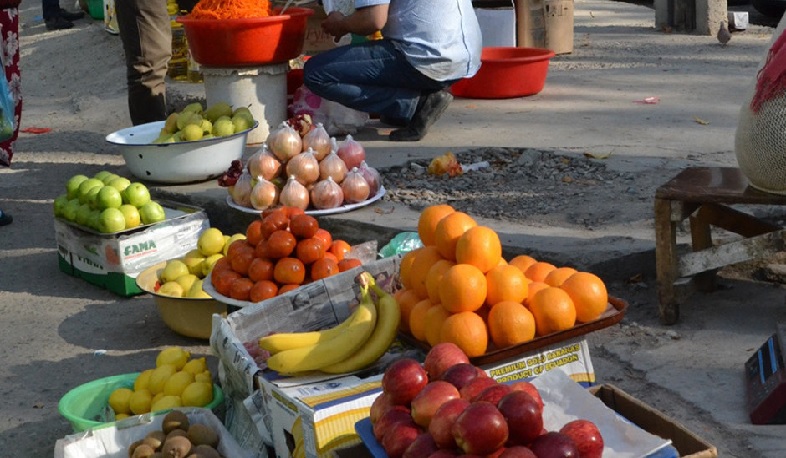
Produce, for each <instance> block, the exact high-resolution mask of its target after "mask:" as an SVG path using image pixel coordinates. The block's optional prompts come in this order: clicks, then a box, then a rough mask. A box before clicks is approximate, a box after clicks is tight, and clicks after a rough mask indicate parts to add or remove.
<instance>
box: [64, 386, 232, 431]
mask: <svg viewBox="0 0 786 458" xmlns="http://www.w3.org/2000/svg"><path fill="white" fill-rule="evenodd" d="M139 374H140V373H139V372H134V373H131V374H123V375H113V376H111V377H104V378H100V379H98V380H93V381H92V382H88V383H85V384H82V385H79V386H78V387H76V388H74V389H72V390H70V391H69V392H68V393H66V394H65V396H63V397H62V398H60V402H59V403H58V404H57V410H58V411H59V412H60V415H62V416H64V417H65V418H66V419H67V420H68V421H69V422H70V423H71V426H72V427H73V428H74V432H77V433H78V432H80V431H84V430H87V429H96V428H105V427H107V426H111V425H112V424H114V421H112V418H113V416H112V412H111V411H112V409H111V408H110V407H109V395H110V394H112V392H113V391H114V390H116V389H118V388H133V387H134V380H136V378H137V377H138V376H139ZM223 402H224V392H223V391H222V390H221V388H220V387H219V386H218V385H216V384H215V383H214V384H213V400H212V401H211V402H210V404H208V405H206V406H205V408H206V409H210V410H214V409H216V408H217V407H219V406H221V404H222V403H223Z"/></svg>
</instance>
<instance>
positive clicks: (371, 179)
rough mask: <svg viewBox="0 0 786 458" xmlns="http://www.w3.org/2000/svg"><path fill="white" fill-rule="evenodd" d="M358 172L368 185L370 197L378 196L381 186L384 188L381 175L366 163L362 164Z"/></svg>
mask: <svg viewBox="0 0 786 458" xmlns="http://www.w3.org/2000/svg"><path fill="white" fill-rule="evenodd" d="M358 171H359V172H360V174H361V175H363V178H365V179H366V182H367V183H368V187H369V195H372V196H376V195H377V192H379V188H380V186H382V177H381V176H380V175H379V171H378V170H377V169H375V168H374V167H371V166H370V165H368V164H367V163H366V161H362V162H361V163H360V167H358Z"/></svg>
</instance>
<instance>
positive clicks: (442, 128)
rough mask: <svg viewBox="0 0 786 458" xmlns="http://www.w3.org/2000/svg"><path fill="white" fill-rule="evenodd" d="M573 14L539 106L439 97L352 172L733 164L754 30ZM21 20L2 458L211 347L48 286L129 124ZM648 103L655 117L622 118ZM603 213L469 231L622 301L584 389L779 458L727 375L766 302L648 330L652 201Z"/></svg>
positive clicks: (113, 96) (370, 138) (730, 294)
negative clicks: (69, 191) (75, 406)
mask: <svg viewBox="0 0 786 458" xmlns="http://www.w3.org/2000/svg"><path fill="white" fill-rule="evenodd" d="M575 8H576V9H575V39H574V44H575V46H574V51H573V52H572V53H570V54H566V55H562V56H557V57H556V58H554V59H553V60H552V62H551V66H550V70H549V75H548V79H547V83H546V86H545V88H544V90H543V91H542V92H541V93H539V94H538V95H535V96H532V97H527V98H517V99H505V100H470V99H456V100H455V101H454V102H453V104H452V105H451V106H450V108H449V109H448V110H447V112H446V114H445V116H444V117H443V118H442V119H441V120H440V121H439V122H438V123H437V124H436V125H435V126H434V128H433V131H432V132H430V133H429V135H428V136H427V137H426V138H425V139H424V140H423V141H421V142H418V143H391V142H388V141H387V140H386V134H387V132H388V131H389V129H386V128H383V127H382V126H380V125H378V124H375V123H371V124H369V126H368V127H367V128H365V129H363V130H362V131H361V132H359V133H358V135H357V136H356V138H357V139H358V140H359V141H361V142H362V143H363V144H364V146H365V147H366V149H367V151H368V154H369V162H370V163H371V164H372V165H374V166H377V167H386V166H393V165H401V164H405V163H407V161H411V160H416V159H423V158H430V157H433V156H435V155H437V154H442V153H444V152H445V151H449V150H450V151H463V150H467V149H472V148H478V147H487V146H500V147H516V148H536V149H543V150H551V151H554V152H558V153H566V154H585V153H588V154H594V155H597V156H602V157H607V159H605V161H606V164H607V166H608V167H610V168H615V169H619V170H625V171H631V172H635V173H637V174H638V176H639V177H640V180H639V181H638V182H637V183H636V184H635V185H636V186H640V187H641V188H642V189H645V190H648V191H651V195H654V190H655V188H656V187H657V186H658V185H659V184H660V183H663V182H665V181H667V180H668V179H669V178H670V177H671V176H673V175H674V174H676V173H677V171H679V170H681V169H682V168H684V167H686V166H713V165H728V166H734V165H736V158H735V155H734V134H735V130H736V126H737V118H738V112H739V110H740V107H741V105H742V104H743V103H744V100H745V98H746V91H747V90H748V88H750V87H751V86H752V84H753V82H754V78H755V76H756V71H757V68H758V66H759V64H760V62H761V61H762V59H763V58H764V56H765V55H766V51H767V49H768V44H769V42H770V40H771V38H772V32H773V28H772V27H771V25H772V21H771V20H770V21H769V23H767V24H765V22H766V21H763V20H762V21H758V23H752V24H751V26H750V27H749V29H748V30H746V31H744V32H737V33H735V34H734V35H733V38H732V41H731V42H730V43H729V45H728V46H726V47H721V46H720V45H719V44H718V42H717V41H716V40H715V38H714V37H708V36H697V35H689V34H678V33H665V32H664V31H662V30H659V29H657V28H656V27H655V26H654V11H653V10H652V8H651V6H650V5H647V4H644V5H640V4H632V3H622V2H614V1H609V0H576V2H575ZM748 10H750V8H748ZM21 14H22V19H23V21H24V27H23V30H22V33H21V37H20V41H21V46H22V50H23V64H22V65H23V71H24V75H25V80H24V81H26V84H25V86H24V87H25V97H26V101H25V103H26V105H25V114H24V116H23V121H22V123H23V125H22V127H23V128H24V127H32V126H36V127H49V128H52V129H53V131H52V132H51V133H49V134H44V135H32V134H23V135H22V136H21V137H20V140H19V142H18V144H17V155H16V156H15V158H14V165H13V167H12V168H10V169H0V208H2V209H3V210H4V211H8V212H9V213H12V214H13V215H14V217H15V222H14V223H13V224H12V225H10V226H8V227H3V228H0V311H2V316H3V320H2V323H3V324H2V325H0V326H1V327H2V332H0V360H2V361H3V362H4V364H3V365H2V367H0V387H2V388H3V389H4V393H5V396H3V397H2V399H0V411H2V412H3V415H2V417H3V418H2V420H1V421H0V450H3V452H1V453H0V455H3V456H23V457H42V456H51V454H52V448H53V446H54V442H55V441H56V440H57V439H58V438H60V437H62V436H64V435H66V434H68V433H70V432H71V429H70V426H69V425H68V423H67V422H66V421H65V420H64V419H63V417H61V416H60V415H59V414H58V412H57V401H58V400H59V399H60V397H62V395H63V394H64V393H65V392H66V391H68V390H69V389H71V388H73V387H74V386H76V385H78V384H81V383H85V382H88V381H91V380H93V379H95V378H98V377H103V376H108V375H114V374H121V373H127V372H134V371H139V370H142V369H144V368H147V367H148V366H149V365H150V363H151V361H152V360H153V359H154V356H155V354H156V352H157V351H158V350H160V349H161V348H163V347H164V346H168V345H183V346H185V347H187V348H189V349H190V350H191V351H192V352H193V353H194V354H195V355H200V354H208V353H209V348H208V346H207V345H206V342H204V341H199V340H195V339H187V338H183V337H180V336H178V335H176V334H174V333H173V332H171V331H170V330H169V329H168V328H166V327H165V326H164V325H163V323H161V321H160V318H159V316H158V314H157V311H156V309H155V306H154V305H153V303H152V299H151V298H150V297H148V296H137V297H133V298H120V297H118V296H116V295H113V294H112V293H109V292H107V291H103V290H101V289H98V288H96V287H93V286H91V285H89V284H86V283H85V282H83V281H81V280H79V279H75V278H72V277H69V276H67V275H65V274H63V273H61V272H59V271H58V268H57V264H56V253H57V250H56V242H55V240H54V234H53V231H52V213H51V204H52V200H53V199H54V198H55V197H56V196H57V195H58V194H59V193H60V192H62V190H61V189H62V185H63V183H64V182H65V181H66V180H67V178H68V177H70V176H72V175H74V174H76V173H88V174H89V173H95V172H97V171H99V170H104V169H106V170H111V171H114V172H116V173H119V174H122V175H125V176H129V177H130V173H129V171H128V169H127V168H125V166H124V162H123V159H122V157H121V156H120V155H119V154H118V151H117V150H115V149H113V148H112V146H111V145H107V144H106V143H105V142H104V136H105V135H106V134H107V133H109V132H113V131H115V130H118V129H120V128H123V127H127V126H128V125H129V124H128V120H127V114H126V111H125V92H124V85H123V70H122V51H120V50H119V49H120V48H119V44H118V40H117V38H116V37H114V36H112V35H109V34H107V33H106V32H104V31H103V29H102V27H101V25H100V23H97V22H88V21H84V22H80V23H78V25H77V27H75V29H73V30H72V31H68V32H64V33H59V32H47V31H46V30H45V29H43V27H42V25H41V23H40V18H39V17H38V16H40V7H38V6H37V5H27V6H26V7H25V5H24V4H23V9H22V12H21ZM754 15H755V14H752V18H753V16H754ZM762 24H765V25H762ZM77 64H79V65H77ZM74 67H78V68H77V69H74ZM96 69H102V70H103V71H104V73H100V72H96ZM77 70H79V73H76V74H74V72H76V71H77ZM94 74H95V75H96V76H94ZM99 74H100V76H99ZM91 78H97V80H93V79H91ZM203 96H204V93H203V88H202V86H201V85H198V84H192V85H187V84H183V83H180V84H171V85H170V100H171V101H172V102H173V103H176V102H178V101H180V102H182V101H186V100H188V99H191V98H200V97H203ZM647 97H657V98H658V101H659V102H658V103H657V104H642V103H637V102H640V101H642V100H644V99H645V98H647ZM620 186H621V184H620ZM626 186H627V185H626ZM152 189H153V190H154V192H155V193H156V196H158V197H170V198H177V199H178V200H182V201H187V202H190V203H194V204H197V205H201V206H204V208H205V209H206V210H207V212H208V215H209V217H210V220H211V224H213V225H214V226H217V227H219V228H221V229H222V230H224V231H236V230H242V229H243V228H244V227H245V224H247V222H248V218H249V216H248V215H244V214H240V213H239V212H236V211H234V210H232V209H231V208H228V207H227V206H226V204H225V202H224V199H225V196H226V192H225V190H224V189H221V188H218V187H217V186H216V185H215V184H214V183H213V182H208V183H203V184H197V185H185V186H152ZM608 205H609V206H614V207H615V208H617V209H618V210H619V211H620V213H621V214H622V215H621V216H619V217H617V218H616V219H615V220H614V221H609V222H608V223H607V224H604V225H603V226H602V227H601V228H598V229H596V230H593V231H587V230H581V229H576V228H572V227H542V226H539V225H519V224H512V223H505V224H502V223H500V222H498V221H483V222H484V223H485V224H488V225H490V226H491V227H494V228H495V229H496V230H497V231H498V232H500V233H501V234H502V236H503V240H504V243H505V246H506V251H507V252H508V253H511V254H512V253H521V252H534V253H537V254H538V255H539V256H541V257H543V258H548V259H552V260H554V261H555V262H560V263H563V264H573V265H576V266H579V267H581V268H586V269H589V270H593V271H595V272H597V273H598V274H599V275H601V276H602V277H604V278H605V279H606V280H607V282H608V284H609V289H610V290H611V292H612V294H613V295H615V296H617V297H620V298H623V299H625V300H626V301H627V302H628V303H629V308H628V311H627V313H626V316H625V318H624V319H623V321H622V322H621V324H619V325H617V326H614V327H612V328H608V329H605V330H602V331H597V332H595V333H593V334H592V335H590V336H588V340H589V342H590V348H591V356H592V362H593V364H594V368H595V372H596V378H597V381H598V382H599V383H612V384H614V385H616V386H618V387H620V388H622V389H624V390H626V391H628V392H629V393H631V394H633V395H634V396H636V397H638V398H639V399H641V400H643V401H644V402H646V403H648V404H650V405H652V406H654V407H655V408H657V409H659V410H661V411H663V412H666V413H667V414H669V415H671V416H673V417H674V418H675V419H676V420H677V421H679V422H680V423H682V424H684V425H685V426H686V427H687V428H688V429H690V430H692V431H693V432H695V433H697V434H699V435H700V436H702V437H704V438H705V439H707V440H708V441H709V442H710V443H712V444H714V445H715V446H717V448H718V450H719V454H720V456H723V457H772V458H776V457H782V456H784V455H786V442H784V440H783V436H784V433H785V432H786V430H784V427H783V426H753V425H751V424H750V421H749V419H748V412H747V408H746V405H745V386H744V382H743V365H744V363H745V361H746V360H747V358H748V357H749V356H750V355H751V354H752V353H753V351H754V350H755V349H756V348H758V347H759V346H760V345H761V344H762V343H763V342H764V341H765V340H766V339H767V338H768V337H769V336H770V335H771V334H772V333H773V332H774V331H775V323H776V322H778V321H779V320H783V319H784V315H786V312H784V310H785V309H784V307H783V302H784V297H783V291H782V288H781V287H780V286H779V285H775V284H770V283H762V282H757V281H753V280H750V279H748V278H747V277H745V276H742V277H740V278H738V277H735V276H732V275H725V276H724V277H723V278H722V281H721V285H722V286H723V287H722V288H721V289H719V290H718V291H716V292H713V293H711V294H696V295H693V296H691V298H690V299H689V300H688V301H687V302H686V304H685V305H684V306H683V307H682V310H681V312H682V313H681V319H680V321H679V322H678V323H677V324H676V325H673V326H663V325H661V324H660V322H659V320H658V314H657V301H656V296H655V279H654V230H653V223H652V214H651V209H652V201H651V200H644V201H636V202H633V201H627V200H625V198H624V196H622V193H621V197H620V200H619V201H615V202H609V204H608ZM588 211H589V212H603V211H604V208H592V209H588ZM416 218H417V214H416V213H415V212H414V211H412V210H411V209H408V208H404V207H402V206H400V205H396V204H393V203H392V202H389V201H385V200H383V201H382V202H380V203H379V204H377V205H373V206H371V207H367V208H365V209H362V210H358V211H355V212H352V213H347V214H342V215H336V216H331V217H328V218H324V219H323V222H324V224H325V225H327V226H329V228H330V229H331V230H333V231H335V232H336V233H337V234H339V236H343V237H345V238H348V239H352V240H367V239H377V240H380V241H382V242H384V241H386V240H387V239H389V238H390V237H391V236H392V235H394V234H395V233H397V232H399V231H402V230H411V229H413V228H414V225H415V221H416ZM682 235H683V236H684V234H682ZM681 241H684V239H682V238H681Z"/></svg>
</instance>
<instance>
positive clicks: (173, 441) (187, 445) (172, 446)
mask: <svg viewBox="0 0 786 458" xmlns="http://www.w3.org/2000/svg"><path fill="white" fill-rule="evenodd" d="M189 453H191V441H190V440H188V438H187V437H186V436H173V437H167V439H166V442H164V445H163V446H162V447H161V454H162V455H164V456H165V457H166V458H185V457H186V456H188V454H189Z"/></svg>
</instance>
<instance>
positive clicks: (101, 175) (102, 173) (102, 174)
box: [93, 170, 112, 182]
mask: <svg viewBox="0 0 786 458" xmlns="http://www.w3.org/2000/svg"><path fill="white" fill-rule="evenodd" d="M111 174H112V172H110V171H109V170H102V171H100V172H98V173H96V174H95V175H93V178H95V179H96V180H101V181H102V182H103V181H104V178H106V177H107V176H109V175H111Z"/></svg>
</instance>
